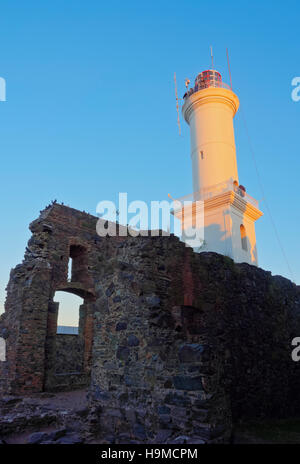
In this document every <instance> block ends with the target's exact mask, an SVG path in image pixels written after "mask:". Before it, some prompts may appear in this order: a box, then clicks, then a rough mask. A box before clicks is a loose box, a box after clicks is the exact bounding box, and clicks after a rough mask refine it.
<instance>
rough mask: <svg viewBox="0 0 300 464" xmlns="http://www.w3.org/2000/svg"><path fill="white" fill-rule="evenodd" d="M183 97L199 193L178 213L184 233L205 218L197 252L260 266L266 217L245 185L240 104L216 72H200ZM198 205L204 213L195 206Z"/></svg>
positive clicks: (194, 175) (195, 183)
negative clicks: (259, 241)
mask: <svg viewBox="0 0 300 464" xmlns="http://www.w3.org/2000/svg"><path fill="white" fill-rule="evenodd" d="M183 98H184V105H183V108H182V113H183V116H184V119H185V120H186V122H187V123H188V124H189V126H190V135H191V158H192V171H193V190H194V193H193V194H192V196H191V198H192V202H193V203H192V206H188V207H186V206H182V208H181V211H179V210H178V209H177V210H176V211H174V214H175V215H176V216H177V217H180V218H181V220H182V229H183V232H184V230H185V229H186V228H188V227H190V226H191V225H192V224H194V223H195V217H194V215H195V214H202V215H203V216H204V217H203V225H204V237H203V238H204V241H203V243H202V246H201V247H200V249H198V250H197V251H200V252H202V251H214V252H217V253H220V254H223V255H226V256H229V257H231V258H232V259H233V260H234V261H235V262H247V263H249V264H255V265H257V250H256V238H255V224H254V223H255V221H256V220H257V219H258V218H259V217H261V216H262V212H261V211H260V210H259V209H258V202H257V201H256V200H254V198H252V197H250V196H249V195H248V194H247V193H246V189H245V187H244V186H242V185H240V184H239V178H238V170H237V161H236V147H235V140H234V128H233V118H234V116H235V114H236V112H237V110H238V107H239V99H238V97H237V95H236V94H235V93H234V92H233V91H232V90H231V88H230V87H229V86H227V85H226V84H224V83H223V82H222V77H221V74H220V73H218V72H217V71H215V70H208V71H204V72H202V73H200V74H199V75H198V76H197V77H196V80H195V85H194V87H193V88H191V89H190V90H188V91H187V93H186V94H185V95H184V97H183ZM187 199H188V197H185V198H183V199H179V200H180V201H181V203H182V204H183V205H184V203H183V202H182V200H187ZM197 203H201V204H202V205H203V208H200V209H199V208H198V210H197V209H196V208H195V207H193V205H194V206H195V205H196V204H197ZM197 211H198V212H197ZM200 222H201V221H200Z"/></svg>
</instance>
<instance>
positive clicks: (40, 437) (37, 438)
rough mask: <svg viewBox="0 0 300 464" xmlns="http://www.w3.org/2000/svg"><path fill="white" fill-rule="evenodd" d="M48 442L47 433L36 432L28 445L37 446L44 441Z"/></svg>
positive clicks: (29, 438)
mask: <svg viewBox="0 0 300 464" xmlns="http://www.w3.org/2000/svg"><path fill="white" fill-rule="evenodd" d="M46 440H48V433H45V432H35V433H32V434H31V435H30V436H29V437H28V440H27V443H29V444H31V445H36V444H38V443H41V442H42V441H46Z"/></svg>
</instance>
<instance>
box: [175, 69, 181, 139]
mask: <svg viewBox="0 0 300 464" xmlns="http://www.w3.org/2000/svg"><path fill="white" fill-rule="evenodd" d="M174 83H175V96H176V110H177V124H178V131H179V135H181V127H180V117H179V98H178V92H177V80H176V72H175V73H174Z"/></svg>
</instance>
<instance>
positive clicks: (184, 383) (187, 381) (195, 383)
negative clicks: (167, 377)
mask: <svg viewBox="0 0 300 464" xmlns="http://www.w3.org/2000/svg"><path fill="white" fill-rule="evenodd" d="M173 383H174V387H175V388H177V389H178V390H203V385H202V378H201V377H186V376H182V375H176V376H175V377H173Z"/></svg>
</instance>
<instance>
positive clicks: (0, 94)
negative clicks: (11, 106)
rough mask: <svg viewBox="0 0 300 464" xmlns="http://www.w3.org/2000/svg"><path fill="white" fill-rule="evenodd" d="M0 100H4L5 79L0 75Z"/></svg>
mask: <svg viewBox="0 0 300 464" xmlns="http://www.w3.org/2000/svg"><path fill="white" fill-rule="evenodd" d="M0 101H6V80H5V79H4V78H3V77H0Z"/></svg>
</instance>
